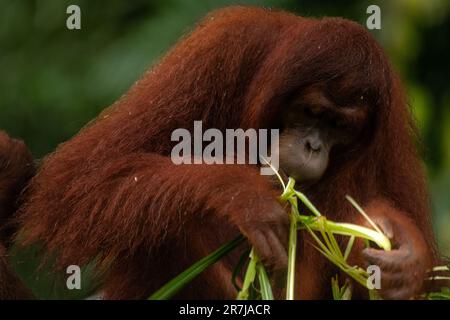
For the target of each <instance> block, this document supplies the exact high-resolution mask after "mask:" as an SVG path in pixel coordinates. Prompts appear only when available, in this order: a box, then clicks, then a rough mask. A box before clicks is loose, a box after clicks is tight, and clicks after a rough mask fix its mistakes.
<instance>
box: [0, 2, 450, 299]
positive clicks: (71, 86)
mask: <svg viewBox="0 0 450 320" xmlns="http://www.w3.org/2000/svg"><path fill="white" fill-rule="evenodd" d="M70 4H77V5H79V6H80V7H81V12H82V13H81V23H82V29H81V30H77V31H75V30H74V31H70V30H68V29H67V28H66V19H67V16H68V15H67V14H66V8H67V6H68V5H70ZM232 4H251V5H260V6H266V7H274V8H281V9H286V10H290V11H293V12H297V13H298V14H300V15H304V16H341V17H345V18H348V19H352V20H355V21H358V22H359V23H361V24H363V25H365V23H366V19H367V17H368V15H367V14H366V8H367V7H368V5H370V4H377V5H379V6H380V8H381V23H382V29H381V30H373V31H372V33H373V35H374V36H375V37H376V38H377V39H378V40H379V41H380V42H381V43H382V45H383V47H384V48H385V49H386V51H387V52H388V54H389V56H390V57H391V59H392V61H393V63H394V65H395V66H396V67H397V69H398V70H399V72H400V74H401V77H402V79H403V80H404V82H405V84H406V87H407V91H408V95H409V99H410V103H411V106H412V108H413V110H414V113H415V115H416V118H417V121H418V125H419V128H420V130H421V133H422V137H423V148H422V154H423V157H424V159H425V161H426V164H427V169H428V174H429V181H430V189H431V192H432V205H433V221H434V226H435V230H436V232H437V234H438V237H439V243H440V247H441V250H442V251H443V252H444V253H446V254H447V255H450V197H449V195H450V129H448V128H449V127H450V55H449V52H450V44H449V40H450V17H449V14H450V1H448V0H429V1H420V0H408V1H407V0H395V1H374V0H370V1H360V0H342V1H333V0H327V1H325V0H324V1H319V0H259V1H258V0H248V1H245V0H242V1H229V0H135V1H89V0H69V1H67V0H62V1H54V0H34V1H32V0H0V70H1V71H2V74H3V76H2V77H0V128H1V129H4V130H6V131H7V132H9V133H10V134H11V135H13V136H15V137H20V138H22V139H24V140H25V141H26V143H27V144H28V145H29V146H30V148H31V149H32V151H33V153H34V155H35V157H37V158H41V157H43V156H44V155H46V154H47V153H49V152H51V151H52V150H54V149H55V147H56V146H57V145H58V144H59V143H61V142H63V141H65V140H67V139H69V138H70V137H71V136H73V135H74V134H76V133H77V132H78V130H79V129H80V128H81V127H82V126H83V125H85V124H86V123H87V122H88V121H89V120H91V119H92V118H94V117H95V116H96V115H97V114H98V113H99V112H100V111H101V110H102V109H104V108H105V107H107V106H109V105H110V104H111V103H113V102H114V101H115V100H116V99H117V98H119V97H120V96H121V95H122V94H123V93H125V91H126V90H127V89H128V88H129V87H130V86H131V85H132V84H133V83H134V82H135V81H136V80H137V79H138V78H139V77H140V75H141V74H142V73H143V72H144V71H145V70H146V69H147V68H148V67H149V66H150V65H152V63H154V62H155V61H157V59H158V58H159V57H161V56H162V55H163V54H164V53H165V52H166V51H167V49H168V48H169V47H170V46H171V45H173V44H174V43H175V42H176V41H177V39H178V38H179V37H180V36H182V35H183V34H185V33H186V32H189V30H191V29H192V27H193V26H194V24H195V22H196V21H198V19H200V18H201V17H202V16H204V15H205V14H206V13H207V12H208V11H210V10H212V9H215V8H219V7H223V6H227V5H232ZM411 174H414V172H411ZM13 255H14V257H15V258H14V261H15V265H16V268H17V270H18V271H19V273H20V274H21V276H22V277H23V278H24V280H25V281H26V282H27V283H28V285H29V286H31V287H32V288H33V290H34V292H35V293H36V294H37V295H38V297H40V298H56V297H59V298H61V297H63V298H77V297H82V296H83V295H84V294H86V292H87V291H88V290H89V287H90V286H89V283H88V282H87V281H85V278H83V280H82V286H83V291H81V292H80V291H77V290H75V291H74V292H69V293H67V289H66V290H62V289H61V286H62V285H64V284H65V280H61V281H55V280H54V276H53V275H52V274H51V272H49V271H45V270H46V269H45V268H43V269H41V270H39V271H35V269H36V266H37V261H35V260H34V259H33V250H31V251H30V250H28V251H27V252H13ZM61 279H64V278H61Z"/></svg>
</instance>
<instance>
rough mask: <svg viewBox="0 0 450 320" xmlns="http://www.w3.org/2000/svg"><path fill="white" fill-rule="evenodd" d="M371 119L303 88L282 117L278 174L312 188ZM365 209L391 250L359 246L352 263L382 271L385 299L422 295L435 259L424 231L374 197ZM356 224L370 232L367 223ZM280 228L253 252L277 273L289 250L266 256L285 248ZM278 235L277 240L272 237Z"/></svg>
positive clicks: (278, 210) (360, 110)
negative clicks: (425, 279) (388, 241)
mask: <svg viewBox="0 0 450 320" xmlns="http://www.w3.org/2000/svg"><path fill="white" fill-rule="evenodd" d="M361 100H362V99H361ZM367 118H368V111H367V107H366V106H364V105H361V104H359V105H349V106H339V105H337V104H335V103H334V102H333V101H331V99H329V98H328V97H327V95H326V94H325V92H324V90H323V89H321V87H320V86H315V87H310V88H308V89H307V90H304V91H303V92H302V93H301V94H300V95H299V96H298V97H297V98H295V99H294V100H292V103H291V104H290V105H289V106H288V107H287V108H286V110H285V111H284V113H283V114H282V118H281V120H282V123H281V125H282V127H281V133H280V145H279V160H280V168H279V170H280V172H281V173H282V174H283V175H284V176H286V177H287V176H291V177H293V178H295V179H296V181H297V185H298V186H299V187H300V188H314V184H315V183H317V182H319V181H320V179H321V178H322V176H323V175H324V174H325V172H326V169H327V167H328V166H329V165H332V164H330V154H331V153H333V152H342V150H346V148H351V147H352V146H353V145H354V144H355V143H356V142H357V139H358V137H360V133H361V130H362V129H363V128H364V125H365V123H366V121H367ZM271 210H273V211H272V214H275V216H277V215H286V212H284V210H282V208H281V207H277V208H273V207H272V209H271ZM365 210H366V212H367V213H368V214H369V216H371V217H372V218H373V220H374V221H375V223H377V224H378V225H379V227H380V228H381V230H382V231H383V232H384V233H385V234H386V235H387V236H388V237H389V238H390V240H391V243H392V245H393V250H391V251H389V252H387V251H384V250H378V249H366V248H364V246H363V245H362V243H360V245H359V246H356V247H355V248H354V250H353V251H354V252H353V253H352V261H353V262H351V263H352V264H353V263H354V264H356V265H359V266H362V267H367V266H368V265H378V266H379V267H380V269H381V285H382V288H381V290H379V294H380V295H381V297H382V298H385V299H407V298H410V297H412V296H414V295H415V294H417V293H418V292H419V291H420V288H421V284H422V281H421V279H424V277H425V271H426V269H427V268H429V267H430V261H431V258H430V253H429V250H428V247H427V244H426V243H425V241H424V238H423V236H422V234H421V232H420V230H419V229H418V228H417V226H416V225H415V224H414V223H413V222H412V221H410V220H409V219H408V218H407V217H406V215H407V214H406V213H403V212H400V211H398V210H397V209H395V208H394V207H393V206H392V205H390V204H389V202H387V201H385V200H383V199H374V200H373V201H372V202H371V203H369V204H368V205H367V206H366V207H365ZM280 221H281V219H280ZM353 222H354V223H356V224H359V225H366V226H367V227H369V228H371V226H369V225H367V222H366V221H365V220H364V219H362V220H361V221H353ZM280 225H282V224H281V223H280ZM283 225H285V223H283ZM278 230H284V232H282V234H281V233H273V234H272V236H271V237H266V238H265V240H268V239H272V240H268V242H267V241H266V242H265V241H263V242H260V243H258V244H255V248H256V249H257V251H258V252H261V253H262V252H265V254H261V253H260V256H261V258H262V260H263V262H265V261H267V262H269V263H268V265H269V266H270V267H271V268H270V269H271V270H272V271H275V272H274V274H278V275H280V274H281V273H280V270H283V268H284V267H285V266H286V261H287V259H286V252H285V251H284V250H272V253H273V254H272V256H271V255H270V254H269V255H267V252H268V250H266V249H268V248H280V249H281V248H286V247H287V246H286V245H285V244H286V239H287V238H288V236H287V231H286V230H287V228H278ZM285 232H286V234H284V233H285ZM250 233H252V232H250ZM275 234H276V238H274V237H273V235H275ZM250 239H251V237H250ZM256 242H257V241H256ZM256 242H255V243H256ZM279 243H282V244H283V245H279ZM274 267H275V268H274ZM274 269H275V270H274ZM277 270H278V272H276V271H277Z"/></svg>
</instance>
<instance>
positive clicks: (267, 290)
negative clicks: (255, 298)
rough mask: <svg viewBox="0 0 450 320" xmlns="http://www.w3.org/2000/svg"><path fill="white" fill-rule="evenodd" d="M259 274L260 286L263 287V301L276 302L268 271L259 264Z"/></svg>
mask: <svg viewBox="0 0 450 320" xmlns="http://www.w3.org/2000/svg"><path fill="white" fill-rule="evenodd" d="M257 273H258V280H259V284H260V287H261V298H262V300H274V298H273V293H272V286H271V285H270V280H269V276H268V275H267V272H266V269H265V268H264V266H263V265H262V264H261V263H258V265H257Z"/></svg>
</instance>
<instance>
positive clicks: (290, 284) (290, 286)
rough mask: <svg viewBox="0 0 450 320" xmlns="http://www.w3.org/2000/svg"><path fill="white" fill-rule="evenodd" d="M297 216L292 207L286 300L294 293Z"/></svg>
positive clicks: (290, 298)
mask: <svg viewBox="0 0 450 320" xmlns="http://www.w3.org/2000/svg"><path fill="white" fill-rule="evenodd" d="M295 200H297V199H295ZM297 216H298V214H297V212H296V211H295V209H294V208H293V209H292V212H291V215H290V219H291V224H290V229H289V248H288V271H287V285H286V300H294V293H295V263H296V255H297V219H298V218H297Z"/></svg>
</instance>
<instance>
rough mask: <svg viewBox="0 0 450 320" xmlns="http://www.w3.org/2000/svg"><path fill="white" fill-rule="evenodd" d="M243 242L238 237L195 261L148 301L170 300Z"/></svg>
mask: <svg viewBox="0 0 450 320" xmlns="http://www.w3.org/2000/svg"><path fill="white" fill-rule="evenodd" d="M243 241H244V237H242V236H239V237H237V238H236V239H234V240H231V241H230V242H228V243H226V244H224V245H223V246H221V247H220V248H219V249H217V250H216V251H214V252H213V253H211V254H210V255H208V256H206V257H205V258H203V259H201V260H199V261H197V262H196V263H194V264H193V265H192V266H190V267H189V268H188V269H186V270H185V271H183V272H182V273H180V274H179V275H178V276H176V277H175V278H173V279H172V280H170V281H169V282H168V283H166V284H165V285H164V286H163V287H161V288H160V289H159V290H158V291H156V292H155V293H153V294H152V295H151V296H150V297H149V298H148V300H167V299H170V298H172V297H173V296H174V295H175V294H176V293H177V292H178V291H179V290H180V289H182V288H183V287H184V286H185V285H187V284H188V283H189V282H191V281H192V280H193V279H194V278H195V277H197V276H198V275H199V274H200V273H202V272H203V271H204V270H205V269H206V268H208V267H209V266H211V265H213V264H214V263H216V262H217V261H219V260H220V259H222V257H223V256H225V255H226V254H227V253H229V252H230V251H232V250H233V249H235V248H236V247H237V246H238V245H239V244H241V243H242V242H243Z"/></svg>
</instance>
